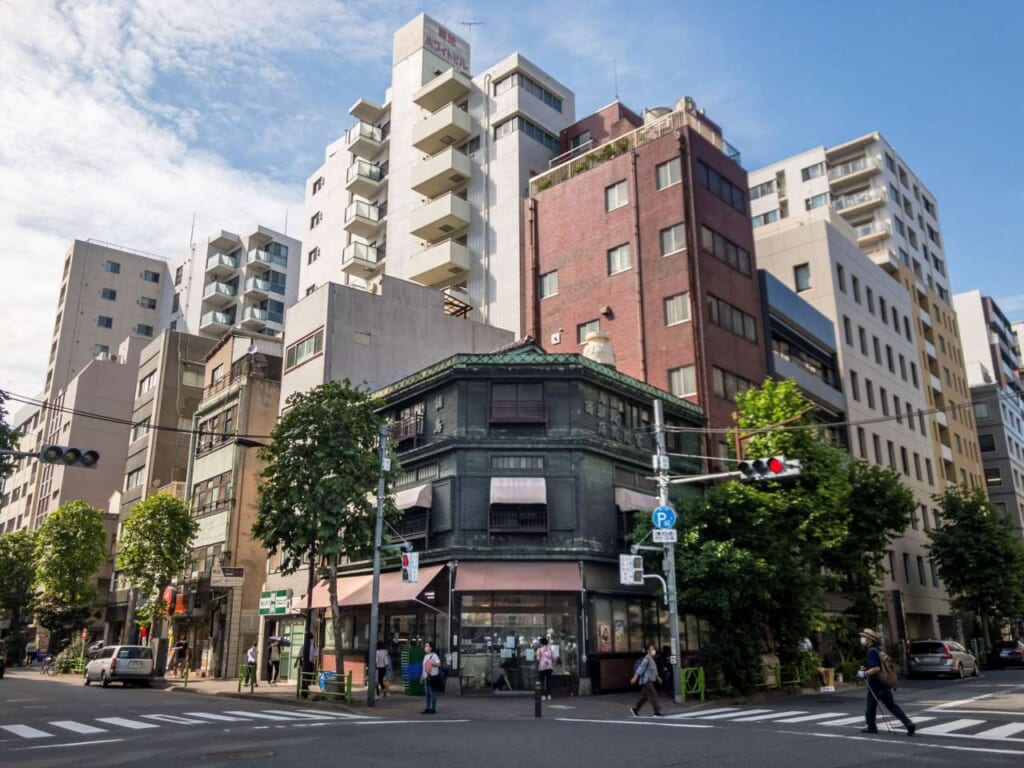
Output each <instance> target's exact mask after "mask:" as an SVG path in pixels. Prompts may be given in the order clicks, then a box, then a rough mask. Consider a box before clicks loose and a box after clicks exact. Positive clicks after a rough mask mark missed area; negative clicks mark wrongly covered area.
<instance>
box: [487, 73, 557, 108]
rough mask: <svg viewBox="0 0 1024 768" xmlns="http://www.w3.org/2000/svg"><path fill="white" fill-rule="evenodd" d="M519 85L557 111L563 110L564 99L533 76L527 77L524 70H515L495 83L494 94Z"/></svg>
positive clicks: (496, 94)
mask: <svg viewBox="0 0 1024 768" xmlns="http://www.w3.org/2000/svg"><path fill="white" fill-rule="evenodd" d="M517 85H518V86H519V87H520V88H521V89H522V90H524V91H526V92H527V93H529V94H530V95H532V96H535V97H536V98H537V99H539V100H540V101H542V102H544V103H545V104H547V105H548V106H549V107H551V108H552V109H553V110H555V111H556V112H561V111H562V99H561V97H559V96H557V95H555V94H554V93H552V92H551V91H549V90H548V89H547V88H545V87H544V86H543V85H541V84H540V83H538V82H537V81H536V80H534V79H533V78H531V77H527V76H526V75H524V74H523V73H522V72H513V73H512V74H511V75H509V76H508V77H506V78H503V79H501V80H499V81H498V82H496V83H495V84H494V95H495V96H498V95H499V94H502V93H504V92H505V91H508V90H511V89H512V87H513V86H517Z"/></svg>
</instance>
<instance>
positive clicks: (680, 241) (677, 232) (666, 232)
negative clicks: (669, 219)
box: [659, 224, 686, 256]
mask: <svg viewBox="0 0 1024 768" xmlns="http://www.w3.org/2000/svg"><path fill="white" fill-rule="evenodd" d="M659 234H660V237H661V255H662V256H668V255H669V254H670V253H676V252H677V251H681V250H683V249H684V248H686V229H685V225H684V224H673V225H672V226H671V227H666V228H665V229H663V230H661V232H660V233H659Z"/></svg>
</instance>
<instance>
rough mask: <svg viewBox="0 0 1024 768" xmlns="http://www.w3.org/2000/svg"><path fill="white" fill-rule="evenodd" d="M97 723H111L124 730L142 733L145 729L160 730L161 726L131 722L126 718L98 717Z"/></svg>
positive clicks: (137, 721)
mask: <svg viewBox="0 0 1024 768" xmlns="http://www.w3.org/2000/svg"><path fill="white" fill-rule="evenodd" d="M96 720H97V722H100V723H109V724H110V725H119V726H121V727H122V728H128V729H130V730H133V731H141V730H143V729H144V728H159V727H160V726H159V725H156V724H155V723H143V722H140V721H139V720H129V719H128V718H126V717H97V718H96Z"/></svg>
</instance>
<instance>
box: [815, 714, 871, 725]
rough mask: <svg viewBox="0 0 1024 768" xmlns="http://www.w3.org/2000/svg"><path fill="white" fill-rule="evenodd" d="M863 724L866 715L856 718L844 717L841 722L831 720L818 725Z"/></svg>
mask: <svg viewBox="0 0 1024 768" xmlns="http://www.w3.org/2000/svg"><path fill="white" fill-rule="evenodd" d="M863 722H864V715H857V716H856V717H844V718H842V719H841V720H829V721H828V722H827V723H818V725H853V724H854V723H863Z"/></svg>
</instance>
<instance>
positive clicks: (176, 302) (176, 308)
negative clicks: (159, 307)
mask: <svg viewBox="0 0 1024 768" xmlns="http://www.w3.org/2000/svg"><path fill="white" fill-rule="evenodd" d="M180 311H181V294H180V293H176V294H174V296H173V297H172V298H171V313H172V314H173V313H175V312H180Z"/></svg>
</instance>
